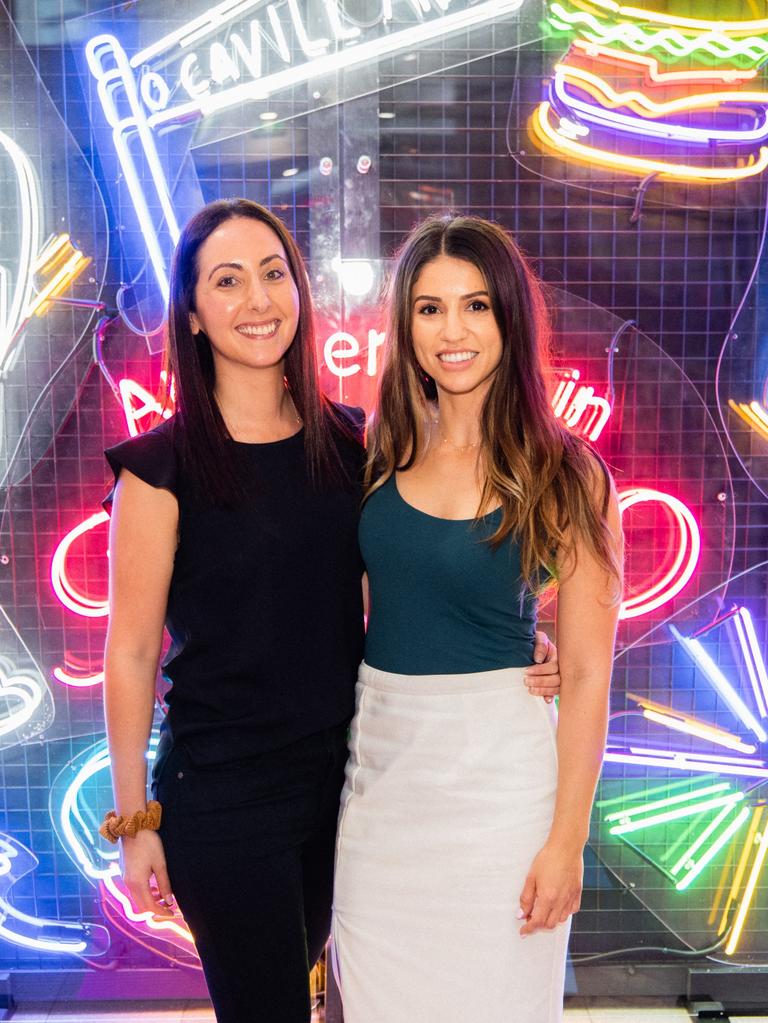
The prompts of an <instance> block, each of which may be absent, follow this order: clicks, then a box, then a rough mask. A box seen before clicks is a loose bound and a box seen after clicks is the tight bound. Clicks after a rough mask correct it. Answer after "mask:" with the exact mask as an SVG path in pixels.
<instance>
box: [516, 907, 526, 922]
mask: <svg viewBox="0 0 768 1023" xmlns="http://www.w3.org/2000/svg"><path fill="white" fill-rule="evenodd" d="M517 919H518V920H525V910H524V909H518V911H517Z"/></svg>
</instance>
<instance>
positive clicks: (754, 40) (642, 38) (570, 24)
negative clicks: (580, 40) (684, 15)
mask: <svg viewBox="0 0 768 1023" xmlns="http://www.w3.org/2000/svg"><path fill="white" fill-rule="evenodd" d="M551 11H552V13H551V15H550V18H549V21H550V24H552V25H553V26H554V27H555V28H557V29H559V30H561V31H563V32H573V31H580V32H581V34H582V35H584V36H586V37H587V39H589V40H590V41H591V42H596V43H613V42H616V41H620V42H622V43H624V44H626V45H627V46H632V47H635V48H637V49H639V50H650V49H653V48H654V47H659V48H661V49H663V50H665V51H666V52H667V53H668V54H669V55H670V56H671V57H687V56H690V54H692V53H695V52H696V51H697V50H702V51H704V52H705V53H709V54H711V55H712V56H713V57H716V58H718V60H728V59H730V58H733V57H746V58H747V59H748V60H751V61H759V60H763V59H764V58H765V56H766V54H768V40H766V39H765V38H761V37H760V36H745V37H744V38H743V39H733V38H731V37H730V36H728V35H727V34H725V33H723V32H717V31H710V32H707V33H705V34H704V35H700V36H696V37H695V38H693V39H689V38H687V37H686V36H684V35H682V34H681V33H680V32H678V31H677V30H676V29H673V28H663V29H660V30H659V31H658V32H645V31H644V30H643V29H642V28H641V27H640V26H639V25H630V24H628V23H627V22H620V23H619V24H618V25H610V24H608V23H606V22H604V21H600V20H599V18H595V17H594V16H593V15H592V14H590V13H589V12H588V11H584V10H576V11H566V10H565V9H564V8H563V7H561V6H560V4H559V3H553V4H552V5H551ZM558 19H562V20H558ZM579 24H582V25H586V26H587V27H586V28H585V29H578V28H577V26H578V25H579ZM590 30H591V32H590ZM592 33H594V35H593V34H592Z"/></svg>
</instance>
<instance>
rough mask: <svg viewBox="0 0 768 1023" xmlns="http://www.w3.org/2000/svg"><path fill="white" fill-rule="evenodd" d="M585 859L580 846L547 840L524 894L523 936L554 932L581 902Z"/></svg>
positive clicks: (521, 905)
mask: <svg viewBox="0 0 768 1023" xmlns="http://www.w3.org/2000/svg"><path fill="white" fill-rule="evenodd" d="M583 875H584V861H583V858H582V850H581V848H580V847H579V846H564V845H559V844H557V843H555V842H547V843H546V844H545V845H544V846H543V847H542V848H541V849H540V850H539V852H538V853H537V855H536V858H535V859H534V861H533V863H532V864H531V869H530V870H529V871H528V876H527V877H526V879H525V884H524V885H523V890H522V892H521V893H520V919H524V920H525V923H524V924H523V926H522V927H521V928H520V935H521V937H525V936H526V935H527V934H533V933H534V932H535V931H542V930H543V931H551V930H552V929H553V928H555V927H557V925H558V924H562V923H565V921H566V920H567V919H568V917H569V916H570V915H571V914H572V913H576V912H578V909H579V906H580V904H581V885H582V879H583Z"/></svg>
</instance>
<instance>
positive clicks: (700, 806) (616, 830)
mask: <svg viewBox="0 0 768 1023" xmlns="http://www.w3.org/2000/svg"><path fill="white" fill-rule="evenodd" d="M743 798H744V793H743V792H733V793H731V794H729V795H727V796H716V797H714V798H712V799H705V800H704V801H703V802H701V803H693V804H691V805H690V806H679V807H676V808H675V809H674V810H665V811H664V812H663V813H656V814H652V815H651V816H649V817H644V818H642V819H641V820H633V821H627V822H626V823H621V824H614V825H613V827H612V828H610V829H609V830H610V833H611V834H612V835H628V834H631V833H633V832H636V831H643V830H645V828H652V827H655V826H656V825H657V824H667V823H669V822H670V821H677V820H682V819H683V818H685V817H690V816H691V815H692V814H698V813H701V812H702V811H704V810H714V809H716V808H717V807H719V806H728V807H729V808H730V807H732V806H734V805H735V804H736V803H738V802H740V801H741V800H742V799H743Z"/></svg>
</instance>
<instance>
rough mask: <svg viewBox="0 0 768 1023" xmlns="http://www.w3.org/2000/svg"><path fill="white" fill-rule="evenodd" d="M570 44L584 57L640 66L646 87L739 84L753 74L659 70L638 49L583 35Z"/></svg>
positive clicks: (748, 71) (746, 71)
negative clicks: (631, 50)
mask: <svg viewBox="0 0 768 1023" xmlns="http://www.w3.org/2000/svg"><path fill="white" fill-rule="evenodd" d="M571 45H572V46H574V47H577V48H578V49H579V50H582V51H584V53H585V54H586V55H587V56H588V57H598V58H600V59H601V60H604V59H607V60H609V61H612V62H613V63H615V64H619V65H620V66H622V67H624V68H626V66H627V65H630V66H631V67H635V68H637V69H638V70H642V72H643V75H644V83H645V84H646V85H647V86H648V87H649V88H658V87H664V86H670V85H677V84H681V85H682V84H685V85H718V84H723V83H734V84H739V83H741V82H744V81H749V80H750V79H752V78H756V77H757V71H756V70H755V69H754V68H752V69H746V68H745V69H739V68H709V69H707V70H705V71H702V70H687V71H662V70H660V65H659V62H658V60H657V59H656V58H655V57H648V56H646V55H645V54H642V53H627V52H626V51H625V50H614V49H611V47H609V46H598V45H597V44H596V43H590V42H587V41H586V40H584V39H574V40H573V42H572V43H571ZM568 67H571V65H568Z"/></svg>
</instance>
